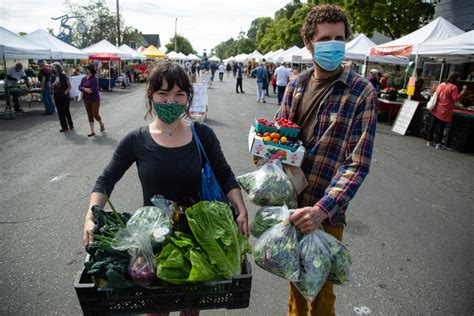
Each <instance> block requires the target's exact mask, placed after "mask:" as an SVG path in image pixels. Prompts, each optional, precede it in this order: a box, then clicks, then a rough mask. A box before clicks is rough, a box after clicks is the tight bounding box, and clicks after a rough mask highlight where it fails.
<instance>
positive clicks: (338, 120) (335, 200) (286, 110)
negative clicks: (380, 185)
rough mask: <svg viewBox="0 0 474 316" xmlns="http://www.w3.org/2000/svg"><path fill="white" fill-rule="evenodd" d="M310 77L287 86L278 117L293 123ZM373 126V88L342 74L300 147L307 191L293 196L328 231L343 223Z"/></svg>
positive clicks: (366, 163) (362, 173)
mask: <svg viewBox="0 0 474 316" xmlns="http://www.w3.org/2000/svg"><path fill="white" fill-rule="evenodd" d="M312 73H313V71H312V70H311V69H310V70H308V71H306V72H304V73H302V74H301V75H300V76H299V77H298V78H296V79H294V80H293V81H291V82H290V83H289V84H288V86H287V88H286V91H285V95H284V99H283V103H282V106H281V109H280V113H279V116H280V117H282V118H286V119H289V120H293V119H294V117H295V112H296V109H297V107H298V106H300V104H301V100H302V97H303V94H304V93H305V89H306V87H307V85H308V82H309V80H310V78H311V75H312ZM376 121H377V95H376V92H375V90H374V88H373V87H372V85H371V84H370V83H369V81H367V80H366V79H364V78H362V77H361V76H359V75H358V74H356V73H355V72H354V71H352V70H351V69H350V68H348V67H347V68H345V69H344V70H343V72H342V73H341V74H340V76H339V77H338V78H337V79H336V81H335V82H334V83H333V84H332V85H331V86H330V87H329V88H328V91H327V93H326V94H325V95H324V97H323V99H322V101H321V105H320V107H319V110H318V112H317V122H316V125H315V128H314V131H313V138H312V140H311V141H310V143H309V144H307V145H306V156H305V158H304V160H303V164H302V166H301V167H302V169H303V172H304V173H305V175H306V177H307V179H308V187H307V188H306V189H305V190H304V191H303V192H302V193H301V195H300V196H299V206H300V207H305V206H313V205H314V206H318V207H320V208H321V209H322V210H324V211H325V212H326V213H327V214H328V217H329V218H328V220H329V223H330V224H331V225H335V224H336V223H337V222H343V223H344V222H345V210H346V209H347V205H348V203H349V201H350V200H351V199H352V198H353V197H354V195H355V194H356V192H357V190H358V189H359V187H360V185H361V184H362V182H363V181H364V179H365V177H366V176H367V174H368V172H369V168H370V161H371V158H372V147H373V143H374V137H375V128H376ZM296 123H299V122H296Z"/></svg>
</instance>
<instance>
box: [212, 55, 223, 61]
mask: <svg viewBox="0 0 474 316" xmlns="http://www.w3.org/2000/svg"><path fill="white" fill-rule="evenodd" d="M209 61H221V59H220V58H219V57H217V56H216V55H213V56H211V57H210V58H209Z"/></svg>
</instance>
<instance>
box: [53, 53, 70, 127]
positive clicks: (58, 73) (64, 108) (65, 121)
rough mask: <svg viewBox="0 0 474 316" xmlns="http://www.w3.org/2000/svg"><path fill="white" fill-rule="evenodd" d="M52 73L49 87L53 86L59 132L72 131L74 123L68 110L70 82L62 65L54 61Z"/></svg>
mask: <svg viewBox="0 0 474 316" xmlns="http://www.w3.org/2000/svg"><path fill="white" fill-rule="evenodd" d="M52 68H53V69H52V71H53V74H52V75H51V87H52V88H53V94H54V103H55V104H56V108H57V110H58V117H59V123H60V124H61V129H60V130H59V132H60V133H63V132H67V131H72V130H73V129H74V123H73V122H72V117H71V112H70V111H69V104H70V100H71V99H70V97H69V92H70V91H71V83H70V82H69V78H68V77H67V76H66V75H65V74H64V70H63V66H61V64H60V63H58V62H55V63H53V65H52Z"/></svg>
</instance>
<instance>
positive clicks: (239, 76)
mask: <svg viewBox="0 0 474 316" xmlns="http://www.w3.org/2000/svg"><path fill="white" fill-rule="evenodd" d="M243 67H244V65H243V64H242V63H239V64H238V66H237V69H236V76H237V84H236V86H235V92H237V93H239V87H240V93H245V92H244V90H243V89H242V72H243V69H242V68H243Z"/></svg>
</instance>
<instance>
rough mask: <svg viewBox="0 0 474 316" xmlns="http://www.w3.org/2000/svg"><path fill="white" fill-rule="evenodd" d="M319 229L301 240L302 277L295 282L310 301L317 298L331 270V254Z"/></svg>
mask: <svg viewBox="0 0 474 316" xmlns="http://www.w3.org/2000/svg"><path fill="white" fill-rule="evenodd" d="M317 231H318V230H316V231H315V232H313V233H311V234H307V235H304V236H303V238H301V240H300V241H299V250H300V278H299V280H298V282H295V283H294V284H295V286H296V288H297V289H298V290H299V291H300V292H301V294H302V295H303V296H304V297H305V298H306V299H307V300H308V301H309V302H312V301H313V300H314V299H315V298H316V296H317V295H318V293H319V291H320V290H321V288H322V287H323V285H324V283H325V282H326V279H327V278H328V275H329V273H330V271H331V254H330V253H329V250H328V248H327V246H326V245H325V244H324V241H323V240H321V239H320V237H319V234H317Z"/></svg>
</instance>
